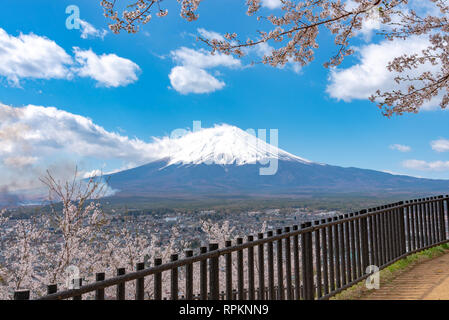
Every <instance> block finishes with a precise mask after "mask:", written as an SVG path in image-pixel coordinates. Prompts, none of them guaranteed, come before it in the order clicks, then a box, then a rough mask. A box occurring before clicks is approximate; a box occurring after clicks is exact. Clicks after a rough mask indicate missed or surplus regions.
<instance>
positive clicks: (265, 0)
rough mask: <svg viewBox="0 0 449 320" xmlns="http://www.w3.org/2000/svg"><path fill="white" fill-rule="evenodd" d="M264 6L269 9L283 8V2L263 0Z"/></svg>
mask: <svg viewBox="0 0 449 320" xmlns="http://www.w3.org/2000/svg"><path fill="white" fill-rule="evenodd" d="M262 6H263V7H267V8H268V9H277V8H280V7H281V6H282V2H281V1H280V0H262Z"/></svg>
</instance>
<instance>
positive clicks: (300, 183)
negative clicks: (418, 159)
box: [105, 125, 449, 198]
mask: <svg viewBox="0 0 449 320" xmlns="http://www.w3.org/2000/svg"><path fill="white" fill-rule="evenodd" d="M155 144H158V146H157V148H155V149H157V150H160V152H158V155H157V156H155V160H154V161H152V162H150V163H147V164H145V165H142V166H139V167H136V168H133V169H129V170H125V171H120V172H117V173H114V174H109V175H106V176H105V177H106V178H107V179H108V181H109V182H108V183H109V185H110V187H112V188H113V189H114V190H117V193H116V195H115V196H118V197H131V196H132V197H134V196H138V197H162V198H170V197H173V196H180V197H189V198H192V197H195V196H202V197H204V196H206V197H235V196H237V197H238V196H245V197H246V196H270V197H272V196H275V197H277V196H281V197H282V196H289V197H290V196H293V197H294V196H296V195H302V194H310V193H315V194H324V193H325V194H329V193H338V194H341V193H358V194H373V193H378V194H381V193H385V192H387V193H408V192H409V193H420V192H423V193H424V192H426V193H427V192H444V191H447V190H448V189H449V180H434V179H421V178H415V177H411V176H405V175H393V174H389V173H385V172H380V171H375V170H367V169H358V168H344V167H338V166H333V165H327V164H322V163H316V162H312V161H309V160H307V159H303V158H300V157H298V156H296V155H293V154H291V153H288V152H286V151H284V150H281V149H279V148H277V147H275V146H274V145H271V144H268V143H266V142H265V141H263V139H260V138H257V137H256V136H255V135H254V134H251V133H249V132H247V131H243V130H241V129H239V128H237V127H235V126H230V125H217V126H215V127H213V128H205V129H201V130H198V131H194V132H189V133H187V134H185V135H183V136H181V137H179V138H173V139H168V138H165V139H160V140H156V141H155ZM268 168H270V169H271V170H268ZM264 170H265V171H267V170H268V172H269V174H264V173H263V171H264Z"/></svg>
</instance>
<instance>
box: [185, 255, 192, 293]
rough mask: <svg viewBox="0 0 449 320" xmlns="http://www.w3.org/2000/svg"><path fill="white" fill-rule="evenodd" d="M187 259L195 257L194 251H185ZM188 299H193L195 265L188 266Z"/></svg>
mask: <svg viewBox="0 0 449 320" xmlns="http://www.w3.org/2000/svg"><path fill="white" fill-rule="evenodd" d="M185 256H186V258H190V257H193V250H186V251H185ZM186 299H187V300H192V299H193V264H192V263H189V264H187V265H186Z"/></svg>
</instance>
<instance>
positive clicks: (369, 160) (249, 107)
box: [0, 0, 449, 179]
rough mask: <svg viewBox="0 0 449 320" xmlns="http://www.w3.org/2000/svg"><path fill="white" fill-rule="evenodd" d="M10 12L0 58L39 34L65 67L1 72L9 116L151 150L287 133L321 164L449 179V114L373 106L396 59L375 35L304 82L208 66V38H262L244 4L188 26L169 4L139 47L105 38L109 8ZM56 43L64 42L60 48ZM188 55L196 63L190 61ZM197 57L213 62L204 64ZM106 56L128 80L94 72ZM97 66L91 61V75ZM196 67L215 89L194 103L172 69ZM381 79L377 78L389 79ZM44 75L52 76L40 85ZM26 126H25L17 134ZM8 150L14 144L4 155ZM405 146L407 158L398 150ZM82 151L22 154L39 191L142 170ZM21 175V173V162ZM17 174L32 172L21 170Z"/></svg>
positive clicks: (229, 62) (225, 63)
mask: <svg viewBox="0 0 449 320" xmlns="http://www.w3.org/2000/svg"><path fill="white" fill-rule="evenodd" d="M3 2H4V3H3V10H1V11H0V28H1V29H2V30H3V31H4V33H3V42H2V41H1V40H0V55H1V54H2V53H1V52H2V49H4V48H2V46H6V45H7V43H16V42H17V41H19V42H20V41H21V42H23V43H24V45H27V48H33V45H32V44H30V43H27V40H24V38H21V39H19V38H20V35H21V34H22V35H30V34H31V33H32V34H34V35H35V37H38V38H40V39H41V40H42V39H43V40H42V41H43V42H42V44H43V45H44V46H47V45H48V46H49V48H50V49H48V48H46V49H48V50H50V51H51V53H48V52H47V53H44V54H43V55H45V54H48V55H49V56H50V57H52V59H53V58H54V59H55V60H57V61H56V62H55V64H56V65H58V64H59V66H62V67H64V65H65V69H64V70H62V71H61V70H59V71H58V70H57V69H52V68H54V66H53V65H51V66H49V67H46V68H45V69H46V70H40V67H39V66H38V67H36V69H37V70H31V71H30V70H25V71H20V70H19V71H17V70H16V69H14V70H12V69H11V67H10V66H11V63H13V64H14V63H16V62H17V61H15V60H14V61H13V62H8V61H5V60H4V59H2V60H3V61H2V60H0V103H2V104H3V107H1V106H0V108H7V106H9V107H12V108H20V107H22V106H27V105H30V104H31V105H35V106H44V107H50V106H52V107H55V108H57V110H58V111H66V112H68V113H70V114H73V115H79V116H81V117H83V118H87V119H90V120H91V121H92V123H93V124H95V125H97V126H100V127H102V128H104V130H105V131H106V132H107V133H108V134H110V133H116V135H117V136H120V137H122V138H123V139H124V138H126V137H129V139H133V138H138V139H139V141H144V142H150V141H151V137H154V136H155V137H162V136H164V135H167V134H169V133H170V132H171V131H172V130H173V129H176V128H186V127H191V126H192V121H194V120H200V121H202V126H203V127H209V126H212V125H214V124H219V123H227V124H231V125H235V126H238V127H240V128H242V129H248V128H255V129H258V128H262V129H265V128H266V129H272V128H276V129H278V130H279V147H281V148H282V149H285V150H287V151H289V152H291V153H294V154H296V155H299V156H301V157H304V158H307V159H310V160H313V161H317V162H324V163H328V164H333V165H340V166H354V167H360V168H370V169H376V170H386V171H391V172H396V173H402V174H410V175H415V176H422V177H431V178H449V164H448V163H446V161H448V160H449V159H448V155H447V152H445V151H449V147H448V145H449V142H448V141H447V140H445V139H449V129H448V125H447V124H448V123H449V113H448V112H445V111H441V110H438V108H432V105H430V106H428V107H427V109H430V110H423V111H421V112H420V113H419V114H411V115H403V116H395V117H393V118H391V119H388V118H386V117H384V116H382V114H381V112H380V111H379V109H377V108H376V106H375V105H374V104H372V103H371V102H369V101H368V100H367V99H366V98H365V96H366V92H368V91H370V90H371V89H372V88H371V86H372V85H373V84H372V83H375V84H378V85H379V86H381V87H385V86H387V87H388V85H389V82H388V81H384V80H385V79H383V78H382V77H385V72H384V71H383V69H382V70H381V69H380V67H378V65H376V63H378V61H383V60H382V59H387V58H388V56H389V54H391V53H389V51H390V50H389V49H388V44H384V43H383V42H382V41H383V40H382V39H379V38H378V37H376V36H375V35H372V34H371V33H370V31H372V30H367V32H366V34H361V35H360V36H359V37H358V39H356V41H355V42H354V45H355V46H356V48H357V53H356V55H355V56H354V57H351V58H349V59H347V60H346V61H345V62H344V63H343V64H342V66H340V67H339V68H338V69H337V70H336V71H335V73H334V74H331V72H330V71H329V70H328V69H325V68H324V67H323V66H322V64H323V63H324V62H325V61H326V59H327V58H329V57H330V56H331V55H332V53H333V52H334V50H335V47H333V46H332V42H331V41H332V39H331V38H330V37H329V35H326V34H325V33H323V34H321V35H320V36H319V41H320V50H319V51H318V52H317V54H316V59H315V61H314V62H313V63H312V64H310V65H308V66H306V67H303V68H300V70H299V71H298V69H297V66H295V65H294V64H288V65H287V66H286V67H285V68H282V69H275V68H272V67H269V66H265V65H261V64H256V65H255V66H250V65H249V62H250V60H251V59H257V58H258V56H257V52H253V53H251V54H250V56H249V57H248V58H245V59H242V60H237V59H236V58H231V57H228V58H226V57H221V58H220V57H218V58H217V57H215V58H214V59H213V60H211V61H209V62H208V63H207V64H206V63H205V62H204V61H205V60H204V59H206V58H207V55H208V53H207V52H206V51H204V47H203V46H202V45H201V43H199V42H198V41H196V39H195V37H196V35H198V34H199V32H200V31H199V29H200V28H202V29H204V30H207V31H209V32H211V31H213V32H217V33H221V34H223V33H225V32H227V31H229V32H233V31H235V32H238V33H239V34H241V35H243V36H245V37H246V36H251V35H255V30H257V29H258V28H260V27H261V25H259V24H258V22H257V21H255V19H254V18H249V17H247V16H246V14H245V6H244V1H242V0H227V1H204V2H203V3H202V4H201V6H200V10H199V13H200V19H199V20H198V21H196V22H190V23H189V22H186V21H184V20H182V19H181V18H179V11H178V10H179V8H178V7H177V6H176V5H174V3H175V1H172V2H169V1H167V4H166V5H167V8H168V10H169V15H168V16H167V17H165V18H156V17H154V18H153V19H154V21H151V22H150V23H149V24H148V25H146V26H144V27H143V28H142V30H141V32H140V33H138V34H135V35H129V34H125V33H122V34H120V35H114V34H112V33H111V32H108V33H107V34H105V35H104V34H103V31H102V30H103V29H105V30H106V29H108V28H107V22H108V21H107V20H106V19H105V18H104V17H103V15H102V9H101V7H100V6H99V4H98V3H99V1H92V0H81V1H74V0H71V1H65V0H58V1H54V0H41V1H35V0H22V1H20V2H18V1H14V0H4V1H3ZM271 2H272V3H273V1H271ZM72 4H76V5H77V6H78V7H79V9H80V18H81V19H82V20H83V21H86V22H88V23H89V24H90V25H91V26H93V27H94V28H96V30H97V33H96V34H95V33H92V34H90V35H86V36H83V37H82V36H81V35H82V33H81V31H82V30H68V29H67V28H66V25H65V22H66V19H67V17H68V15H67V14H66V13H65V10H66V7H67V6H68V5H72ZM273 7H274V8H268V7H264V8H263V13H269V12H270V11H271V10H277V9H276V8H275V5H273ZM370 34H371V37H370ZM0 39H2V36H1V34H0ZM5 39H7V40H5ZM18 39H19V40H18ZM420 41H421V39H416V43H407V44H404V43H402V44H398V45H396V46H395V48H397V49H398V50H401V48H402V49H403V48H405V49H404V50H406V49H407V47H408V46H415V45H419V44H420V43H421V42H420ZM50 42H54V44H53V46H51V45H50V44H49V43H50ZM376 45H377V47H376ZM55 47H58V48H59V49H58V50H61V52H59V54H56V53H55V52H56V51H55V50H54V49H55ZM74 48H78V49H74ZM376 49H377V50H378V52H380V53H381V55H382V54H385V57H383V58H382V57H378V59H377V58H376V59H375V60H376V61H377V62H373V61H372V60H370V59H372V56H373V55H375V54H376ZM32 50H36V51H35V52H34V53H33V52H31V53H29V55H31V56H33V55H36V54H37V53H36V52H37V50H44V49H43V48H40V47H39V48H37V47H34V49H32ZM77 52H78V53H77ZM39 54H42V52H41V53H39ZM182 54H185V55H187V56H188V59H191V60H188V59H187V60H186V58H185V56H183V55H182ZM189 54H190V56H189ZM192 54H199V55H200V56H201V55H203V56H201V57H203V58H204V57H206V58H204V59H203V60H201V59H200V60H201V62H198V60H195V59H196V58H195V56H192ZM102 55H109V56H105V57H107V58H110V61H109V60H108V61H103V62H104V63H109V62H110V63H111V65H119V66H120V67H123V68H124V69H123V70H124V71H123V72H122V73H120V74H113V75H112V76H111V75H109V74H107V75H104V74H103V77H102V75H101V72H99V71H98V70H96V69H95V62H98V61H99V60H98V59H99V58H100V57H102ZM183 57H184V58H183ZM17 59H25V60H26V59H28V57H27V56H26V54H24V55H21V56H20V57H18V58H17ZM64 59H68V60H71V61H72V62H70V63H69V62H67V63H66V64H64V63H63V62H61V61H62V60H64ZM77 59H79V60H77ZM83 59H84V60H83ZM88 59H92V65H90V64H89V61H90V60H88ZM121 59H123V60H121ZM192 59H193V60H195V61H196V62H195V61H193V60H192ZM68 60H67V61H68ZM192 61H193V62H192ZM103 62H102V63H103ZM2 64H5V65H3V66H2ZM364 64H366V65H364ZM19 65H20V63H19ZM192 66H193V67H194V68H195V69H194V71H192V70H190V69H189V70H190V71H189V72H200V71H198V69H201V70H202V71H204V72H205V73H206V74H205V73H200V74H199V76H203V78H204V77H205V76H206V80H211V79H212V80H213V79H215V80H213V81H212V80H211V81H212V83H209V84H204V86H205V87H204V88H203V89H204V90H205V91H208V90H209V91H210V92H207V93H195V92H189V93H188V92H186V91H185V90H187V91H189V90H191V87H189V86H188V85H187V86H184V87H182V86H178V87H177V88H174V85H173V83H171V81H170V79H169V75H170V74H173V69H174V68H175V67H186V68H191V67H192ZM55 68H56V67H55ZM357 68H359V69H357ZM367 68H368V69H367ZM370 68H374V69H370ZM41 69H42V68H41ZM50 69H51V70H50ZM178 70H179V69H178ZM183 70H184V71H185V69H183ZM367 70H368V71H367ZM370 70H371V71H370ZM373 70H378V73H379V74H377V73H376V72H373ZM379 70H380V71H379ZM39 72H41V73H42V72H44V73H45V72H47V73H46V74H44V75H39ZM185 72H187V71H185ZM364 72H365V73H364ZM373 74H375V75H373ZM190 75H191V74H189V76H190ZM180 76H182V75H180ZM211 77H213V78H211ZM354 77H355V78H354ZM363 77H366V78H367V79H364V78H363ZM373 77H374V78H373ZM375 77H378V78H375ZM203 80H204V79H203ZM203 80H201V81H203ZM206 80H204V81H206ZM214 81H215V82H214ZM376 81H377V82H376ZM189 88H190V89H189ZM214 88H215V90H214ZM183 90H184V92H182V91H183ZM179 91H181V92H179ZM11 110H13V109H11ZM47 111H48V110H47ZM33 114H35V113H33ZM0 116H2V113H0ZM3 116H5V115H4V114H3ZM46 116H48V114H47V115H46ZM40 119H41V120H40V122H39V120H36V121H34V120H33V121H31V120H30V121H29V122H27V126H29V127H32V128H34V127H33V125H34V124H38V125H39V126H38V127H39V128H40V129H39V130H43V129H42V128H45V126H46V123H45V121H50V120H48V119H47V118H40ZM42 119H44V120H42ZM45 119H46V120H45ZM0 120H1V119H0ZM16 120H17V119H16ZM3 121H4V120H3ZM42 121H43V122H42ZM19 122H20V119H19V120H17V121H16V122H15V124H16V125H17V123H19ZM4 123H6V122H4ZM30 123H33V125H30ZM0 125H1V124H0ZM49 127H51V124H49ZM36 130H37V129H36ZM35 132H37V131H35ZM120 137H119V138H120ZM100 138H101V137H100ZM116 138H117V137H116ZM0 139H2V138H1V137H0ZM435 141H437V143H436V142H435ZM432 142H433V144H432ZM7 143H8V142H5V141H4V143H3V148H6V147H7ZM9 143H11V142H9ZM124 143H126V142H124ZM47 144H48V141H47ZM396 144H399V145H401V146H403V147H398V148H394V147H392V145H396ZM432 145H433V147H432ZM404 146H405V147H404ZM14 147H17V146H14ZM407 147H408V148H407ZM1 148H2V144H1V142H0V149H1ZM83 148H85V147H84V146H83V145H82V146H80V149H79V150H78V149H76V152H74V154H72V155H71V154H70V150H62V149H61V151H57V150H58V149H57V148H56V149H53V151H51V150H50V148H48V150H47V149H45V148H43V149H41V150H44V149H45V152H44V151H42V154H39V149H38V150H37V151H36V150H35V151H34V153H32V154H29V155H27V154H26V151H24V150H25V149H24V148H21V149H20V150H21V151H20V152H22V153H23V154H22V158H23V159H24V158H27V159H34V160H33V161H29V162H28V161H25V162H26V164H27V165H28V167H31V169H30V168H28V169H29V171H30V179H31V177H32V173H33V172H35V170H33V166H37V163H39V164H40V165H41V166H43V165H50V164H52V163H53V162H57V161H59V160H61V159H62V158H67V157H68V158H70V159H71V160H72V161H74V162H78V163H79V164H81V166H82V167H83V170H86V171H89V170H93V169H95V168H96V167H98V166H101V165H103V163H106V167H105V170H106V171H107V170H114V169H117V168H120V167H124V166H126V165H129V164H130V163H132V159H130V158H128V157H126V156H123V155H120V156H114V155H113V154H112V155H110V154H108V156H107V157H106V158H107V159H102V158H101V156H98V155H96V154H95V153H94V152H87V153H83V151H82V150H83ZM398 149H401V150H402V151H401V150H398ZM408 149H409V150H408ZM55 150H56V151H55ZM124 150H125V151H126V149H124ZM407 150H408V151H407ZM404 151H407V152H404ZM111 152H112V151H111ZM1 157H3V158H4V159H3V165H0V172H3V174H5V175H8V176H9V177H11V176H10V173H8V172H10V170H12V169H11V164H10V166H9V168H8V165H7V163H6V162H7V161H6V160H5V159H7V157H8V155H7V154H6V151H5V152H4V153H3V154H2V153H0V158H1ZM130 157H132V152H131V155H130ZM37 158H39V159H38V160H36V159H37ZM40 158H42V159H40ZM35 161H36V162H35ZM61 161H62V160H61ZM10 162H14V159H11V161H10ZM12 167H14V169H18V165H17V162H16V165H13V166H12ZM19 169H20V170H24V168H23V167H20V168H19Z"/></svg>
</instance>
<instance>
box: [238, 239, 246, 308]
mask: <svg viewBox="0 0 449 320" xmlns="http://www.w3.org/2000/svg"><path fill="white" fill-rule="evenodd" d="M240 244H243V238H240V237H239V238H237V245H240ZM243 278H244V274H243V250H239V251H237V282H238V293H239V300H244V299H245V297H244V294H245V293H244V292H243V291H244V289H245V288H244V280H243Z"/></svg>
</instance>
